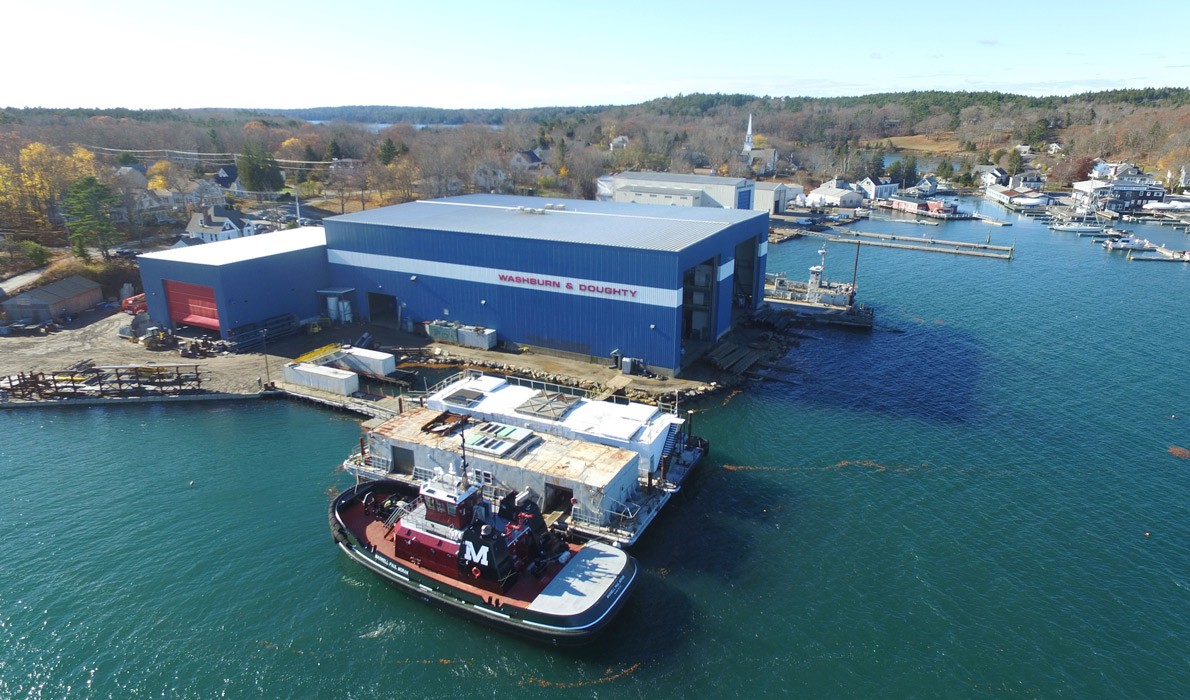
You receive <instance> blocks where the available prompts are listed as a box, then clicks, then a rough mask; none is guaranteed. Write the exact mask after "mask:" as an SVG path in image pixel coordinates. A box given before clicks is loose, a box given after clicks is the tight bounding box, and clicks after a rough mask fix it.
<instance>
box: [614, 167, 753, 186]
mask: <svg viewBox="0 0 1190 700" xmlns="http://www.w3.org/2000/svg"><path fill="white" fill-rule="evenodd" d="M615 177H617V178H622V179H625V180H638V181H648V182H683V183H686V184H690V185H727V186H728V187H738V186H739V185H741V184H744V183H747V182H748V178H746V177H720V176H718V175H694V174H691V173H654V172H647V171H646V172H638V171H635V170H630V171H626V172H622V173H617V174H616V175H615Z"/></svg>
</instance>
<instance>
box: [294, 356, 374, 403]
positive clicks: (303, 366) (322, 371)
mask: <svg viewBox="0 0 1190 700" xmlns="http://www.w3.org/2000/svg"><path fill="white" fill-rule="evenodd" d="M281 376H282V378H283V379H284V380H285V381H286V382H289V383H290V384H297V385H298V386H304V387H308V388H310V389H318V390H319V391H326V392H329V393H332V394H337V395H339V396H350V395H351V394H354V393H355V392H357V391H359V375H358V374H356V373H355V372H348V371H347V370H345V369H335V368H334V367H320V366H318V365H311V364H307V363H304V362H302V363H298V362H291V363H289V364H287V365H285V366H284V367H282V368H281Z"/></svg>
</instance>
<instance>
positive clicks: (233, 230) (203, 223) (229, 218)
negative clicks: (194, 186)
mask: <svg viewBox="0 0 1190 700" xmlns="http://www.w3.org/2000/svg"><path fill="white" fill-rule="evenodd" d="M255 234H256V227H255V226H254V225H253V224H252V223H251V222H249V221H248V220H247V219H245V218H244V217H243V216H242V215H240V213H239V212H238V211H235V210H234V209H229V208H227V207H209V208H208V209H206V210H204V211H202V212H199V213H196V214H193V215H191V217H190V225H189V226H187V227H186V235H187V236H189V237H191V238H201V239H202V240H203V242H205V243H214V242H216V241H228V240H231V239H233V238H243V237H245V236H253V235H255Z"/></svg>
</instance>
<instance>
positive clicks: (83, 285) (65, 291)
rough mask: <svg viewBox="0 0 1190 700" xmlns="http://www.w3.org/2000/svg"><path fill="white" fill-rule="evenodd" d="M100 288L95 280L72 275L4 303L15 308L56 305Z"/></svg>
mask: <svg viewBox="0 0 1190 700" xmlns="http://www.w3.org/2000/svg"><path fill="white" fill-rule="evenodd" d="M99 288H100V286H99V283H98V282H96V281H94V280H89V279H87V278H86V277H80V276H79V275H71V276H70V277H66V278H64V279H60V280H58V281H57V282H51V283H49V284H47V285H43V286H41V287H35V288H34V289H30V290H29V291H27V292H25V293H23V294H18V295H17V296H15V297H13V298H11V299H7V300H5V302H4V303H5V305H6V306H7V305H9V304H12V305H13V306H14V307H16V306H20V305H22V304H43V305H49V304H56V303H58V302H60V301H64V300H66V299H73V298H74V297H77V296H80V295H83V294H88V293H90V292H92V291H94V290H96V289H99Z"/></svg>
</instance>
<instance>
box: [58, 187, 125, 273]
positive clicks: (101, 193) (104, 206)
mask: <svg viewBox="0 0 1190 700" xmlns="http://www.w3.org/2000/svg"><path fill="white" fill-rule="evenodd" d="M119 203H120V197H119V196H118V195H117V194H116V193H115V192H114V191H113V190H112V188H111V187H110V186H109V185H108V184H106V183H103V182H100V181H99V179H98V178H96V177H94V176H93V175H88V176H87V177H84V178H82V179H81V180H78V181H76V182H75V183H74V184H72V185H71V186H70V188H69V189H67V191H66V197H65V199H64V204H65V209H66V230H67V231H69V232H70V247H71V250H72V251H73V252H74V254H75V255H76V256H78V257H80V258H82V259H83V260H90V259H91V253H90V247H91V246H95V247H97V248H99V252H100V254H102V255H103V257H104V259H105V260H106V259H108V258H109V257H110V253H109V250H110V248H111V246H112V245H113V244H114V243H115V242H116V239H117V233H116V226H115V223H114V222H113V221H112V207H114V206H116V205H118V204H119Z"/></svg>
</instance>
